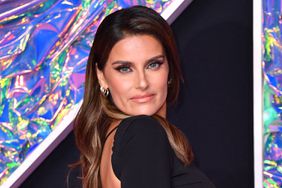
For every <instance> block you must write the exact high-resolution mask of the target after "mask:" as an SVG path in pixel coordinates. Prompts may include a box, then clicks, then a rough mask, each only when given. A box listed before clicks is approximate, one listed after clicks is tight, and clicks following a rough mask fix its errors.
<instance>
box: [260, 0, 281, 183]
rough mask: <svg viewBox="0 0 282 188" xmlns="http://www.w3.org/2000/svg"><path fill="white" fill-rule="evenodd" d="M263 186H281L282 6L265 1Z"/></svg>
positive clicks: (263, 37)
mask: <svg viewBox="0 0 282 188" xmlns="http://www.w3.org/2000/svg"><path fill="white" fill-rule="evenodd" d="M262 24H263V31H262V39H263V57H262V58H263V62H262V67H263V77H264V80H263V87H264V93H263V95H264V114H263V119H264V172H263V174H264V182H263V184H264V187H271V188H280V187H282V116H281V115H282V4H281V0H263V23H262Z"/></svg>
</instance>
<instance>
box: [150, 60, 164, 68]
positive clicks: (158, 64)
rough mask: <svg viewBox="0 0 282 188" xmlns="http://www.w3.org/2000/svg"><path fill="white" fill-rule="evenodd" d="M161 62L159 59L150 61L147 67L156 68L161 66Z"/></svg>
mask: <svg viewBox="0 0 282 188" xmlns="http://www.w3.org/2000/svg"><path fill="white" fill-rule="evenodd" d="M162 63H163V62H161V61H155V62H152V63H150V64H149V65H148V68H149V69H157V68H159V67H160V66H161V64H162Z"/></svg>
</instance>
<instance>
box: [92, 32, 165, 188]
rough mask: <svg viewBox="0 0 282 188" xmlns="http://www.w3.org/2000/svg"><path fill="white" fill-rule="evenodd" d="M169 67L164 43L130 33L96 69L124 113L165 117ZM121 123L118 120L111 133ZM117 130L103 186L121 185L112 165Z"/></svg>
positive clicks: (107, 149)
mask: <svg viewBox="0 0 282 188" xmlns="http://www.w3.org/2000/svg"><path fill="white" fill-rule="evenodd" d="M168 73H169V66H168V62H167V59H166V56H165V53H164V49H163V47H162V45H161V43H160V42H159V41H158V40H156V39H155V38H154V37H153V36H150V35H129V36H126V37H125V38H124V39H122V40H120V41H119V42H117V43H116V44H115V45H114V47H113V48H112V50H111V52H110V54H109V58H108V61H107V62H106V65H105V67H104V70H103V71H100V70H99V69H98V68H97V75H98V79H99V84H100V86H102V87H104V88H108V89H109V90H110V95H111V97H112V99H113V102H114V104H115V105H116V106H117V108H119V109H120V110H121V111H122V112H124V113H125V114H128V115H130V116H134V115H141V114H144V115H153V114H158V115H160V116H162V117H166V98H167V88H168V85H167V82H168ZM118 124H119V121H115V122H113V123H112V124H111V126H110V128H109V130H108V132H109V131H110V130H112V129H113V128H114V127H116V126H117V125H118ZM114 135H115V132H113V133H112V134H111V135H110V136H109V137H108V139H107V140H106V142H105V145H104V150H103V153H102V160H101V166H100V167H101V168H100V174H101V180H102V187H103V188H120V187H121V184H120V181H119V179H118V178H117V177H116V176H115V174H114V172H113V169H112V164H111V155H112V146H113V141H114Z"/></svg>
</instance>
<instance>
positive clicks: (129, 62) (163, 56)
mask: <svg viewBox="0 0 282 188" xmlns="http://www.w3.org/2000/svg"><path fill="white" fill-rule="evenodd" d="M159 58H165V55H163V54H161V55H157V56H155V57H152V58H150V59H148V60H147V61H146V63H149V62H151V61H153V60H156V59H159ZM115 64H126V65H130V64H133V63H132V62H131V61H122V60H120V61H119V60H118V61H114V62H113V63H112V65H115Z"/></svg>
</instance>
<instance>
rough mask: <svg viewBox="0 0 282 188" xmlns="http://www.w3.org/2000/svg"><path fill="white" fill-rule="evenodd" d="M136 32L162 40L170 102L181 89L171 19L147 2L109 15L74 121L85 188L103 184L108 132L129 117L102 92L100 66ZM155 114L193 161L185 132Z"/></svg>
mask: <svg viewBox="0 0 282 188" xmlns="http://www.w3.org/2000/svg"><path fill="white" fill-rule="evenodd" d="M133 35H150V36H152V37H154V38H155V39H157V41H159V42H160V44H161V45H162V47H163V49H164V52H165V56H166V58H167V61H168V64H169V75H168V77H169V79H170V80H171V84H169V88H168V95H167V99H166V102H167V103H169V104H172V103H174V102H175V101H176V99H177V96H178V93H179V87H180V82H181V80H182V76H181V71H180V65H179V57H178V53H177V49H176V44H175V41H174V37H173V33H172V30H171V28H170V26H169V25H168V23H167V22H166V21H165V20H164V19H163V18H162V17H161V16H160V15H159V14H158V13H157V12H155V11H154V10H152V9H150V8H147V7H144V6H134V7H130V8H125V9H121V10H118V11H116V12H114V13H112V14H110V15H108V16H107V17H106V18H105V19H104V20H103V21H102V23H101V24H100V26H99V27H98V29H97V32H96V35H95V38H94V42H93V45H92V48H91V51H90V55H89V58H88V62H87V67H86V80H85V90H84V98H83V103H82V106H81V108H80V110H79V112H78V114H77V116H76V118H75V122H74V133H75V139H76V144H77V147H78V149H79V151H80V160H79V162H78V164H79V165H80V166H81V169H82V185H83V188H101V178H100V173H99V172H100V162H101V156H102V150H103V146H104V143H105V137H106V133H107V131H108V129H109V126H110V124H111V123H112V122H113V121H115V120H121V119H124V118H126V117H129V115H128V114H125V113H123V112H122V111H120V110H119V109H118V108H117V107H116V106H115V104H114V103H113V101H112V100H111V97H110V96H108V97H105V96H104V95H103V94H102V93H101V92H100V85H99V82H98V78H97V72H96V66H97V68H98V69H99V70H101V71H103V69H104V67H105V64H106V62H107V60H108V57H109V54H110V52H111V50H112V48H113V46H114V45H115V44H116V43H117V42H118V41H120V40H121V39H124V38H126V37H128V36H133ZM121 84H122V83H121ZM153 117H154V118H156V119H157V120H158V121H159V122H160V124H161V125H162V127H163V128H164V130H165V132H166V134H167V136H168V140H169V143H170V145H171V147H172V149H173V150H174V152H175V154H176V156H177V157H178V158H179V159H180V160H181V161H182V162H183V164H184V165H188V164H190V162H191V161H192V158H193V153H192V150H191V147H190V145H189V144H188V141H187V139H186V137H185V136H184V134H183V133H182V132H181V131H180V130H179V129H177V128H176V127H175V126H174V125H171V124H170V123H169V122H168V121H167V120H166V119H165V118H162V117H160V116H158V115H153Z"/></svg>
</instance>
